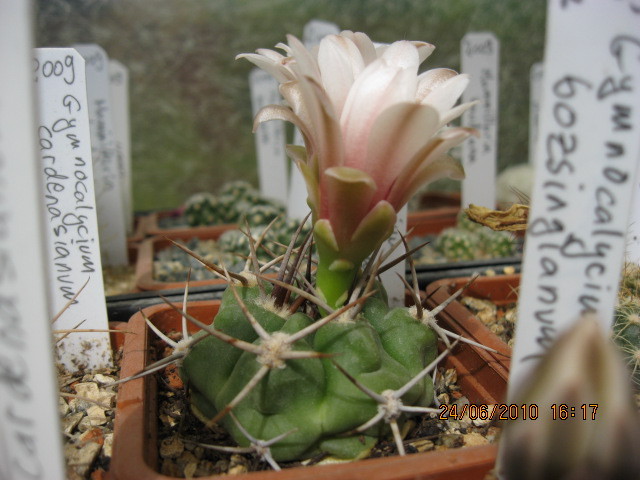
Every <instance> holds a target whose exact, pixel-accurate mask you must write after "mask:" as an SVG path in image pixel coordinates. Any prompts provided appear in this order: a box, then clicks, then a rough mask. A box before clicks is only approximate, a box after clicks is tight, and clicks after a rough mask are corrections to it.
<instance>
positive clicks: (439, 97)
mask: <svg viewBox="0 0 640 480" xmlns="http://www.w3.org/2000/svg"><path fill="white" fill-rule="evenodd" d="M468 84H469V75H467V74H464V73H463V74H460V75H456V76H455V77H451V78H450V79H448V80H446V81H444V82H443V83H442V84H440V85H439V86H437V87H436V88H434V89H433V90H432V91H431V92H430V93H429V94H427V96H426V97H424V98H423V99H422V102H421V103H423V104H426V103H428V104H429V105H433V106H434V107H435V108H437V109H438V110H439V111H440V112H441V113H442V114H443V115H444V114H445V113H446V112H447V110H449V109H451V107H453V106H454V105H455V104H456V102H457V101H458V98H460V95H462V92H464V89H465V88H466V87H467V85H468Z"/></svg>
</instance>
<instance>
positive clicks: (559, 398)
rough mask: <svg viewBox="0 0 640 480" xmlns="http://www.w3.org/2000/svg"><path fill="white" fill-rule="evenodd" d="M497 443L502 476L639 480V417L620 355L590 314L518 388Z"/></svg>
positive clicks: (509, 477) (527, 479)
mask: <svg viewBox="0 0 640 480" xmlns="http://www.w3.org/2000/svg"><path fill="white" fill-rule="evenodd" d="M522 385H523V386H522V393H521V395H520V396H519V398H517V399H516V402H515V404H516V405H527V406H528V405H532V406H533V405H535V406H536V407H537V409H538V413H539V414H538V417H537V419H535V420H534V419H526V420H524V419H521V418H519V419H517V420H512V421H509V422H508V423H507V424H506V426H505V428H504V431H503V436H502V438H501V440H500V445H501V447H502V451H501V463H502V472H501V474H503V475H504V476H505V478H507V479H522V480H537V479H541V480H542V479H545V480H546V479H554V478H562V479H614V478H640V476H639V475H640V458H639V457H638V445H639V444H640V417H639V416H638V410H637V407H636V406H635V405H634V402H633V396H632V390H631V380H630V375H629V372H628V371H627V369H626V368H625V366H624V364H623V362H622V360H621V358H620V354H619V352H618V351H617V349H616V348H615V346H614V345H613V343H612V342H611V341H610V339H609V338H608V336H606V335H604V333H603V332H602V331H601V329H600V327H599V325H598V322H597V321H596V320H595V318H594V317H593V314H588V315H586V316H585V317H584V318H581V319H580V321H579V322H578V324H577V325H576V326H575V327H573V328H572V329H571V330H570V331H569V332H567V333H566V334H565V335H563V336H562V337H560V338H559V339H558V340H557V341H556V343H555V344H554V345H553V346H552V348H551V349H550V350H549V351H548V352H547V354H546V356H545V358H543V359H542V361H541V362H540V364H539V365H538V366H537V367H536V369H535V370H534V371H533V372H532V374H531V377H530V378H528V379H527V381H526V382H523V383H522Z"/></svg>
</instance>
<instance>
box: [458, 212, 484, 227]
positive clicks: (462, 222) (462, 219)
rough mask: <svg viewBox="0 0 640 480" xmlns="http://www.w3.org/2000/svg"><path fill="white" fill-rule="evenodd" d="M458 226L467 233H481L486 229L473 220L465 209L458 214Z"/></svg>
mask: <svg viewBox="0 0 640 480" xmlns="http://www.w3.org/2000/svg"><path fill="white" fill-rule="evenodd" d="M456 226H457V227H458V228H459V229H461V230H465V231H467V232H479V231H480V230H483V229H485V228H486V227H485V226H483V225H481V224H479V223H476V222H474V221H473V220H471V219H470V218H469V216H468V215H467V214H466V213H465V211H464V210H463V209H461V210H460V211H459V212H458V215H457V217H456Z"/></svg>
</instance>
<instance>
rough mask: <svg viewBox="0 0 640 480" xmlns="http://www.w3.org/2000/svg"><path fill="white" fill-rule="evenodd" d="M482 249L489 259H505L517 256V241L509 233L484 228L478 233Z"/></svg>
mask: <svg viewBox="0 0 640 480" xmlns="http://www.w3.org/2000/svg"><path fill="white" fill-rule="evenodd" d="M478 238H479V240H480V245H479V246H480V249H481V250H482V252H483V253H484V255H485V256H487V257H488V258H504V257H511V256H513V255H515V253H516V248H515V240H514V238H513V237H512V235H511V234H510V233H508V232H500V231H494V230H491V229H490V228H487V227H483V228H482V229H481V230H480V231H479V232H478Z"/></svg>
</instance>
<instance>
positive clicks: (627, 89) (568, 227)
mask: <svg viewBox="0 0 640 480" xmlns="http://www.w3.org/2000/svg"><path fill="white" fill-rule="evenodd" d="M547 22H548V23H547V40H546V56H545V64H544V78H543V92H542V106H541V111H540V136H539V140H538V148H537V157H536V179H535V185H534V189H533V195H532V205H531V212H530V216H529V224H528V230H527V237H526V246H525V257H524V264H523V269H522V272H523V273H522V285H521V288H520V297H519V308H518V319H519V320H518V326H517V331H516V340H515V350H514V354H513V358H512V363H511V373H510V395H513V393H514V392H515V391H517V389H518V386H519V383H520V382H521V381H522V379H523V378H524V376H525V375H526V374H527V373H528V372H529V371H530V369H531V368H532V367H533V366H534V365H535V364H536V362H537V360H538V359H539V358H540V357H541V356H542V355H544V354H545V352H546V351H547V349H548V348H549V347H550V346H551V345H552V343H553V342H554V341H555V339H556V337H557V336H558V335H559V334H561V333H562V332H563V331H566V330H567V329H569V328H571V326H572V325H574V322H576V321H577V319H578V317H579V316H580V314H581V313H583V312H587V311H595V312H596V313H597V314H598V317H599V319H600V321H601V323H602V328H603V329H605V330H607V331H608V330H609V329H610V328H611V322H612V316H613V309H614V305H615V299H616V292H617V286H618V282H619V276H620V272H621V266H622V261H623V256H624V251H625V235H626V230H627V219H628V217H629V208H630V205H631V198H632V194H633V190H634V189H635V188H637V187H636V185H637V184H636V182H635V180H634V177H635V175H636V169H637V164H638V159H639V154H640V108H638V106H639V105H640V56H639V54H640V30H639V29H638V26H639V25H640V11H637V9H634V8H633V5H632V3H631V2H621V1H618V0H583V1H582V2H576V1H567V0H552V1H550V2H549V10H548V16H547Z"/></svg>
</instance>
